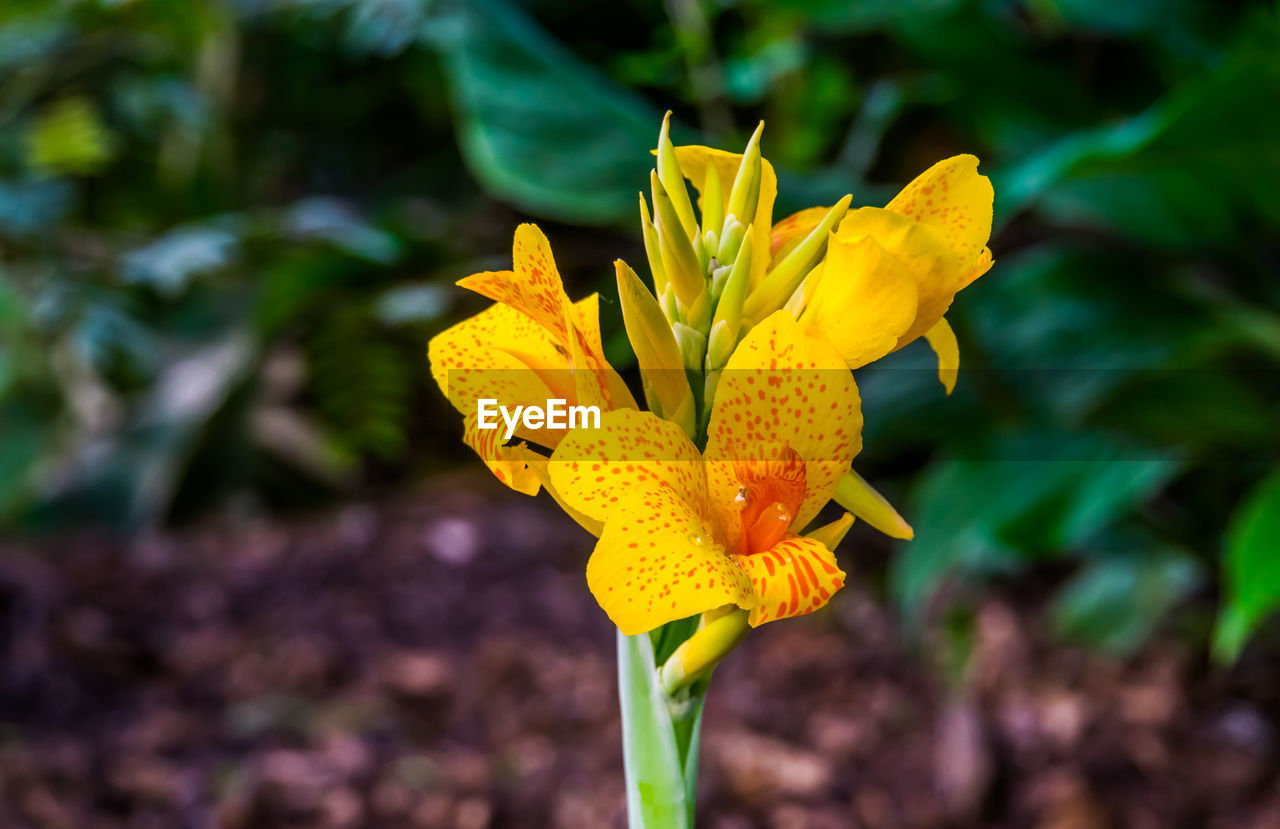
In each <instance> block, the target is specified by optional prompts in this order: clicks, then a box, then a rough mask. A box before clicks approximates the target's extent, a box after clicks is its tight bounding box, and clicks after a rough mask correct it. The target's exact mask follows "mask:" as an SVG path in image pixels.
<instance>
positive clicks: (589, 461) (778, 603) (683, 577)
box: [429, 119, 993, 686]
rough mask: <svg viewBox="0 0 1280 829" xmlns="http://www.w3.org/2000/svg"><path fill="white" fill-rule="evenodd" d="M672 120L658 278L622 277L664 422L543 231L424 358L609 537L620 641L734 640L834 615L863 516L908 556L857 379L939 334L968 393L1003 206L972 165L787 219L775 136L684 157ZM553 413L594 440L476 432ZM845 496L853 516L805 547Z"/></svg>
mask: <svg viewBox="0 0 1280 829" xmlns="http://www.w3.org/2000/svg"><path fill="white" fill-rule="evenodd" d="M668 121H669V119H668ZM668 121H664V122H663V125H662V130H661V133H660V135H659V138H658V146H657V149H656V151H655V155H656V164H655V169H654V171H653V173H652V175H651V177H650V187H651V189H650V194H649V199H646V198H645V197H644V196H643V195H641V197H640V218H641V228H642V231H643V236H644V243H645V250H646V253H647V259H648V263H647V264H648V270H649V273H650V275H651V282H650V283H649V284H646V283H645V282H644V281H643V280H642V279H641V278H640V277H639V276H637V274H636V272H635V271H634V270H633V269H632V268H631V267H630V266H628V265H627V264H626V263H625V262H623V261H621V260H618V261H617V262H615V263H614V264H615V270H616V277H617V286H618V296H619V300H620V303H621V307H622V312H623V318H624V323H625V326H626V333H627V336H628V339H629V340H630V342H631V345H632V347H633V349H634V351H635V355H636V358H637V361H638V363H639V368H640V376H641V380H642V384H643V391H644V399H645V403H646V405H647V410H640V409H639V407H638V406H637V403H636V400H635V399H634V398H633V396H632V395H631V393H630V392H629V391H628V389H627V386H626V384H625V383H624V382H623V381H622V379H621V378H620V377H619V375H618V374H617V372H615V371H614V370H613V368H612V367H611V366H610V365H609V363H608V362H607V361H606V360H605V357H604V352H603V348H602V345H601V334H600V326H599V319H598V315H597V297H596V296H595V295H592V296H590V297H587V298H586V299H583V300H580V301H578V302H576V303H575V302H572V301H570V299H569V298H568V296H567V295H566V294H565V291H564V287H563V285H562V283H561V280H560V276H559V273H558V271H557V270H556V265H555V261H554V259H553V258H552V255H551V249H550V246H549V244H548V242H547V239H546V237H545V236H544V235H543V234H542V232H541V231H539V230H538V229H537V228H536V227H534V226H533V225H527V224H526V225H521V226H520V227H519V228H518V229H517V230H516V234H515V242H514V246H513V252H512V258H513V268H512V270H509V271H494V272H485V273H478V274H474V275H472V276H469V277H467V278H465V279H463V280H461V281H460V282H459V283H458V284H459V285H462V286H463V287H465V288H469V289H471V290H473V291H476V292H478V293H481V294H483V295H484V296H486V297H488V298H490V299H492V300H494V301H495V304H494V305H493V306H492V307H490V308H489V309H488V310H486V311H484V312H482V313H480V314H478V315H477V316H475V317H472V318H471V319H468V320H466V321H464V322H462V323H459V324H458V325H456V326H454V327H452V328H450V329H448V330H446V331H445V332H443V333H441V334H440V335H438V336H437V337H436V338H434V339H433V340H432V341H431V344H430V348H429V357H430V362H431V371H432V374H433V376H434V378H435V379H436V381H437V382H438V383H439V384H440V386H441V388H442V389H443V390H444V391H445V393H446V395H447V396H448V398H449V400H450V401H451V402H452V403H453V405H454V406H455V407H457V408H458V409H459V411H461V412H462V413H463V414H464V415H465V416H466V427H465V435H464V439H465V440H466V442H467V443H468V444H469V445H470V446H471V447H472V448H474V449H475V450H476V452H477V453H478V454H479V455H480V456H481V458H483V459H484V461H485V463H486V464H487V465H488V466H489V468H490V469H491V470H493V472H494V474H495V475H497V476H498V478H499V479H500V480H502V481H503V483H505V484H507V485H508V486H510V487H512V488H514V489H517V490H519V491H521V492H525V493H529V494H533V493H536V492H537V491H538V490H539V489H542V488H545V489H546V490H548V491H549V492H550V493H551V494H552V496H553V497H554V498H555V499H556V500H557V501H558V502H559V503H560V504H561V506H563V507H564V509H565V510H566V511H567V512H569V514H570V515H572V516H573V517H574V518H575V519H576V520H578V522H579V523H581V524H582V525H583V526H584V527H586V528H587V529H588V530H590V531H591V532H592V533H593V534H595V535H596V536H598V539H599V540H598V543H597V544H596V548H595V551H594V553H593V554H592V556H591V559H590V561H589V562H588V564H587V583H588V585H589V587H590V589H591V591H592V593H593V595H594V596H595V597H596V599H597V601H598V602H599V603H600V606H601V607H602V608H603V609H604V610H605V612H606V613H607V614H608V615H609V618H610V619H611V620H612V621H613V622H614V623H615V624H616V625H617V626H618V628H619V629H620V630H621V631H622V632H623V633H625V634H635V633H642V632H645V631H650V630H653V629H655V628H658V627H659V626H661V625H664V624H666V623H668V622H672V621H674V620H678V619H683V618H686V617H690V616H695V615H697V614H704V617H703V619H704V627H707V628H714V627H716V626H717V624H719V625H721V626H722V627H728V628H729V630H728V632H727V633H725V635H726V636H728V637H730V638H732V637H733V636H736V635H739V634H740V632H741V630H745V626H746V625H749V626H752V627H754V626H756V625H759V624H761V623H764V622H768V621H773V620H776V619H782V618H787V617H790V616H796V615H801V614H805V613H810V612H812V611H814V610H816V609H818V608H820V607H822V606H823V605H825V604H826V603H827V601H828V600H829V599H830V598H831V596H832V595H833V594H834V593H835V592H836V591H837V590H839V589H840V587H841V586H842V585H843V584H844V578H845V574H844V572H843V571H842V570H841V569H840V567H839V565H838V564H837V562H836V558H835V555H834V554H833V552H832V550H833V549H834V548H835V546H836V545H837V544H838V543H839V541H840V540H841V539H842V538H843V536H844V534H845V532H846V531H847V530H848V527H849V525H850V524H851V523H852V522H853V518H854V516H857V517H860V518H862V519H863V520H865V521H867V522H868V523H870V524H872V525H873V526H875V527H876V528H877V529H880V530H881V531H883V532H886V533H888V534H890V535H893V536H895V537H899V538H909V537H910V535H911V528H910V526H909V525H908V524H907V523H906V522H905V521H904V520H903V519H902V518H901V516H899V515H898V513H897V512H896V511H895V510H894V509H893V507H892V506H890V505H889V504H888V502H886V501H885V500H884V499H883V498H882V497H881V496H880V495H879V494H878V493H877V492H876V491H875V490H874V489H873V488H871V486H870V485H868V484H867V483H866V482H865V481H864V480H863V479H862V478H861V477H859V476H858V475H857V474H856V473H855V472H853V470H852V469H851V468H850V467H851V463H852V461H853V459H854V458H855V457H856V456H857V454H858V452H859V450H860V449H861V443H862V437H861V434H862V414H861V408H860V401H859V397H858V389H857V385H856V384H855V382H854V377H853V373H852V370H853V369H857V368H859V367H861V366H864V365H866V364H868V363H870V362H872V361H874V360H877V359H879V358H881V357H883V356H885V355H886V354H889V353H890V352H893V351H895V350H897V349H899V348H902V347H903V346H905V345H906V344H908V343H910V342H913V341H914V340H916V339H918V338H920V337H921V336H923V337H924V338H925V339H926V340H927V341H928V342H929V344H930V345H931V346H932V347H933V349H934V351H935V352H936V354H937V357H938V365H939V376H940V379H941V381H942V383H943V385H944V386H945V388H946V390H947V392H948V393H949V392H950V391H951V389H952V387H953V386H954V384H955V381H956V376H957V370H958V367H959V350H958V348H957V345H956V338H955V335H954V334H953V333H952V331H951V328H950V326H949V325H948V324H947V321H946V319H945V317H944V314H945V313H946V312H947V309H948V308H949V307H950V305H951V302H952V300H953V299H954V298H955V296H956V294H957V293H958V292H959V291H960V290H961V289H963V288H964V287H965V286H966V285H968V284H969V283H971V282H972V281H973V280H975V279H977V278H978V277H979V276H981V275H982V274H983V273H985V272H986V271H987V270H988V269H989V268H990V267H991V262H992V259H991V251H990V249H989V248H988V247H987V242H988V238H989V236H990V233H991V209H992V199H993V193H992V188H991V184H990V182H989V181H988V180H987V178H986V177H985V176H982V175H980V174H979V173H978V171H977V168H978V159H977V158H975V157H973V156H971V155H961V156H956V157H954V158H949V159H946V160H944V161H940V162H938V163H937V164H935V165H934V166H933V167H931V168H930V169H928V170H927V171H925V172H924V173H923V174H921V175H920V176H919V177H918V178H916V179H915V180H914V181H912V182H911V183H910V184H908V185H907V186H906V187H905V188H904V189H903V190H902V192H900V193H899V194H898V195H897V196H896V197H895V198H894V199H893V200H892V201H890V202H889V204H887V205H886V206H884V207H860V208H857V209H851V207H850V204H851V201H852V198H851V197H850V196H846V197H845V198H843V199H841V200H840V201H839V202H837V203H836V204H835V205H833V206H830V207H813V208H810V209H807V210H802V211H800V212H799V213H796V214H794V215H792V216H789V217H787V218H785V219H782V220H781V221H779V222H777V223H774V222H773V220H772V214H773V206H774V201H775V197H776V195H777V177H776V175H775V173H774V170H773V168H772V166H771V165H770V164H769V162H768V161H767V160H765V159H764V158H763V157H762V156H761V153H760V137H761V129H757V130H756V132H755V134H754V135H753V136H752V137H751V140H750V142H749V143H748V144H747V147H746V149H745V151H744V152H743V153H741V154H736V153H729V152H724V151H721V150H716V149H712V148H709V147H702V146H682V147H677V146H674V145H673V144H672V142H671V140H670V138H669V135H668ZM761 126H762V127H763V125H761ZM687 184H692V186H693V190H694V191H695V195H694V196H693V197H691V195H690V192H689V189H688V187H687ZM549 398H560V399H564V400H567V401H570V402H572V403H577V404H584V405H587V404H589V405H594V406H598V407H599V409H600V410H601V411H603V412H604V414H603V416H602V418H601V421H600V426H599V428H598V429H586V428H577V429H573V430H568V429H564V428H557V429H551V428H542V429H530V428H526V427H525V426H521V427H518V428H517V430H516V435H517V437H518V439H519V442H518V443H516V444H514V445H505V444H504V443H502V442H501V439H500V437H499V433H498V432H496V431H483V430H481V429H478V428H477V423H476V411H477V401H479V400H482V399H497V400H501V401H503V402H504V403H507V402H509V403H513V404H526V403H535V402H539V401H543V400H546V399H549ZM530 445H533V446H538V447H543V448H545V449H547V450H550V451H551V454H550V455H549V456H548V455H546V454H543V453H540V452H537V451H535V450H534V449H532V448H531V446H530ZM833 500H834V501H836V502H837V503H839V504H840V505H841V506H843V507H844V508H845V509H846V510H847V511H848V512H846V513H845V514H844V516H843V517H842V518H840V519H839V520H837V521H836V522H834V523H832V524H828V525H826V526H822V527H819V528H816V529H811V528H810V524H811V523H813V522H814V519H815V518H816V517H817V516H818V513H819V512H820V511H821V510H822V508H823V507H824V506H825V505H826V504H828V503H829V502H831V501H833ZM725 620H738V621H736V622H735V623H734V624H733V625H729V624H728V622H726V621H725ZM687 644H689V645H690V646H693V645H695V644H696V643H694V642H693V641H692V640H691V641H690V642H689V643H687ZM677 655H682V656H683V661H682V660H680V659H677V660H673V662H672V663H671V665H669V666H667V668H664V674H663V682H664V684H669V685H670V686H678V685H679V684H680V683H681V682H682V681H683V680H684V678H685V677H687V676H688V675H689V674H690V673H691V672H693V671H694V670H695V669H696V667H695V665H694V663H695V662H696V655H695V654H692V653H684V654H679V653H678V654H677Z"/></svg>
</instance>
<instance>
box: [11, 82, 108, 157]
mask: <svg viewBox="0 0 1280 829" xmlns="http://www.w3.org/2000/svg"><path fill="white" fill-rule="evenodd" d="M26 141H27V163H28V164H30V165H31V166H32V167H33V168H35V169H37V170H42V171H45V172H49V173H54V174H57V173H67V174H70V175H92V174H94V173H97V172H99V171H101V170H102V168H103V167H105V166H106V165H107V163H108V162H110V161H111V158H112V156H113V155H114V153H115V137H114V136H113V135H112V134H111V132H110V130H108V129H107V127H106V125H105V124H103V123H102V119H101V118H100V117H99V115H98V110H97V108H96V107H95V106H94V105H93V102H92V101H90V100H89V99H88V98H83V97H74V98H63V99H62V100H60V101H55V102H54V103H52V104H49V105H48V106H46V107H45V108H44V109H42V110H41V111H40V114H39V116H38V117H37V118H36V120H35V122H34V123H33V124H32V125H31V126H30V128H29V129H28V131H27V136H26Z"/></svg>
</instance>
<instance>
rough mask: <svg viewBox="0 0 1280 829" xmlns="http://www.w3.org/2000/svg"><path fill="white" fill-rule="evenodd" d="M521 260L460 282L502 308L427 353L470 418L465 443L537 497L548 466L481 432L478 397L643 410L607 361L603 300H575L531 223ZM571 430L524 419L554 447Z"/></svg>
mask: <svg viewBox="0 0 1280 829" xmlns="http://www.w3.org/2000/svg"><path fill="white" fill-rule="evenodd" d="M512 260H513V269H512V270H509V271H485V272H482V273H476V274H472V275H471V276H468V277H465V278H464V279H461V280H459V281H458V283H457V284H458V285H460V286H462V287H464V288H467V289H469V290H472V291H475V292H476V293H478V294H481V295H482V296H486V297H488V298H489V299H492V300H494V301H495V304H494V305H493V306H491V307H490V308H488V309H486V310H485V311H482V312H480V313H479V314H477V315H475V316H474V317H471V318H470V319H467V320H464V321H462V322H460V323H458V324H457V325H455V326H453V327H451V328H449V329H447V330H445V331H443V332H441V333H440V334H438V335H436V336H435V337H433V338H432V340H431V342H430V343H429V344H428V346H427V355H428V360H429V362H430V365H431V376H432V378H433V379H434V380H435V381H436V383H437V384H438V385H439V386H440V389H441V390H442V391H443V392H444V393H445V396H446V397H448V399H449V402H450V403H452V404H453V406H454V407H455V408H457V409H458V410H459V411H460V412H462V413H463V415H465V417H466V420H465V422H464V433H463V440H464V441H465V442H466V443H467V445H468V446H470V447H471V448H472V449H474V450H475V452H476V453H477V454H478V455H479V456H480V457H481V458H482V459H483V460H484V462H485V464H486V465H487V466H488V467H489V469H490V470H491V471H492V472H493V473H494V475H496V476H497V478H498V479H499V480H500V481H502V482H503V483H504V484H506V485H507V486H509V487H511V488H512V489H515V490H518V491H520V492H523V493H525V494H529V495H533V494H536V493H537V491H538V489H539V487H540V485H541V480H540V478H541V475H540V474H539V473H540V472H541V471H542V470H541V468H540V467H539V466H538V465H537V464H536V462H535V463H534V464H530V463H529V461H530V460H531V458H530V457H529V456H530V454H531V453H528V452H526V451H524V449H523V447H519V446H505V445H503V443H504V442H503V440H502V436H501V433H500V432H499V431H498V430H494V429H480V428H478V417H477V403H478V401H479V400H481V399H484V398H492V399H496V400H500V401H502V402H503V404H505V405H542V404H544V403H545V402H546V401H547V400H549V399H553V398H554V399H563V400H566V401H568V403H570V404H582V405H594V406H598V407H599V408H600V409H601V410H602V411H606V410H610V409H619V408H632V409H633V408H635V405H636V404H635V400H634V399H633V398H632V396H631V393H630V392H629V391H628V390H627V387H626V384H625V383H623V381H622V378H621V377H619V376H618V374H617V372H615V371H614V370H613V368H612V367H611V366H610V365H609V363H608V362H607V361H606V360H605V358H604V350H603V348H602V345H601V339H600V321H599V312H598V309H599V299H598V297H597V295H595V294H592V295H591V296H589V297H587V298H586V299H583V300H581V301H579V302H577V303H572V302H570V301H569V298H568V296H567V295H566V294H565V291H564V285H563V283H562V282H561V280H560V272H559V271H558V270H557V269H556V263H555V259H554V258H553V257H552V255H551V246H550V244H549V243H548V242H547V237H546V236H544V235H543V233H542V231H541V230H539V229H538V228H537V227H536V226H534V225H531V224H522V225H520V226H519V227H518V228H516V232H515V238H514V241H513V243H512ZM566 431H567V430H565V429H548V428H539V429H529V428H526V427H525V426H524V424H523V423H522V424H520V425H519V426H518V427H517V430H516V435H517V436H518V437H520V438H521V439H522V440H526V441H528V442H530V443H534V444H538V445H540V446H544V447H547V448H555V447H556V446H557V445H558V444H559V443H560V441H561V440H562V439H563V438H564V435H565V433H566Z"/></svg>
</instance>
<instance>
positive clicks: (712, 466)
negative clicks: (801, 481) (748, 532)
mask: <svg viewBox="0 0 1280 829" xmlns="http://www.w3.org/2000/svg"><path fill="white" fill-rule="evenodd" d="M764 444H786V445H787V446H789V447H790V448H791V449H793V450H794V451H795V452H796V453H797V454H798V455H799V456H800V459H801V460H803V461H805V491H806V494H805V499H804V503H803V505H802V506H801V508H800V510H799V511H798V513H797V514H796V515H795V516H794V517H793V520H792V522H791V526H792V527H793V528H795V527H803V526H804V525H806V524H808V523H809V521H811V520H813V517H814V516H815V515H817V514H818V511H819V510H820V509H822V507H823V505H824V504H826V502H827V501H828V500H829V499H830V497H831V493H832V492H833V491H834V490H835V487H836V484H837V483H838V482H839V480H840V478H841V477H843V476H844V474H845V473H846V472H847V471H848V470H849V463H850V462H851V461H852V460H853V458H854V456H856V455H857V454H858V451H859V450H860V449H861V448H862V411H861V402H860V400H859V398H858V387H857V386H856V385H855V384H854V382H853V374H852V372H850V371H849V369H848V368H847V367H846V366H845V362H844V357H842V356H841V354H840V353H839V352H838V351H836V349H835V348H834V347H833V346H832V345H831V344H830V343H828V342H827V341H826V340H824V339H822V338H820V337H817V336H813V335H812V334H810V333H808V332H806V331H805V330H804V329H803V328H801V326H800V325H799V324H798V323H797V322H796V321H795V320H793V319H792V318H791V315H790V314H788V313H787V312H786V311H778V312H775V313H773V314H771V315H770V316H768V317H766V318H765V319H764V321H762V322H761V323H760V324H759V325H757V326H756V327H755V328H753V329H751V331H750V332H749V333H748V334H747V336H746V337H745V338H743V340H742V342H740V343H739V344H738V347H737V348H736V349H735V350H734V352H733V356H731V357H730V358H729V362H728V363H727V364H726V366H725V370H724V373H723V374H722V375H721V377H720V382H719V385H718V386H717V388H716V399H715V402H714V404H713V407H712V412H711V420H710V424H709V426H708V430H707V451H706V457H707V460H708V471H707V474H708V478H709V480H710V483H711V485H712V487H713V488H712V491H711V505H712V509H714V510H715V511H716V514H717V521H718V522H719V523H720V525H721V527H722V529H725V530H726V532H728V531H729V530H728V529H727V527H728V526H729V525H732V524H733V523H735V522H736V521H737V519H738V515H737V508H736V505H735V504H734V503H733V497H734V495H736V491H737V483H736V476H735V475H733V474H732V470H731V469H729V470H726V469H725V468H724V466H723V464H724V463H725V462H727V463H736V462H749V461H751V460H752V459H753V456H754V454H755V453H756V452H757V448H756V447H758V446H760V445H764Z"/></svg>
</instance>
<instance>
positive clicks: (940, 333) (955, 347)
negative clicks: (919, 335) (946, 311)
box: [924, 317, 960, 394]
mask: <svg viewBox="0 0 1280 829" xmlns="http://www.w3.org/2000/svg"><path fill="white" fill-rule="evenodd" d="M924 338H925V339H926V340H928V341H929V345H930V346H931V347H932V348H933V353H934V354H937V355H938V379H939V380H940V381H942V387H943V388H944V389H946V390H947V394H951V392H952V390H953V389H955V387H956V378H957V377H959V376H960V344H959V343H957V342H956V332H954V331H952V330H951V323H949V322H947V318H946V317H943V318H942V319H940V320H938V321H937V322H936V323H935V324H934V326H933V327H932V328H930V329H929V330H928V331H926V332H924Z"/></svg>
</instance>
